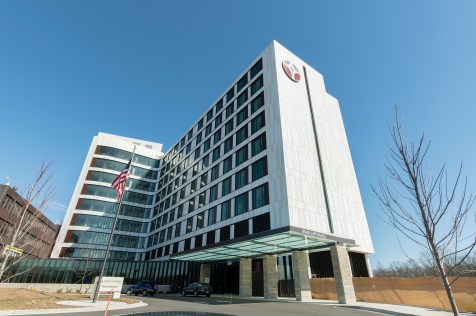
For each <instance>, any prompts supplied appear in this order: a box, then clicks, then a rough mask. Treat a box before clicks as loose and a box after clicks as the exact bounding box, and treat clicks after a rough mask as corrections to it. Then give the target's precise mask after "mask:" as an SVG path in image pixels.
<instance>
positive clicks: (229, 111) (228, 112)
mask: <svg viewBox="0 0 476 316" xmlns="http://www.w3.org/2000/svg"><path fill="white" fill-rule="evenodd" d="M234 111H235V105H234V104H233V103H232V104H230V105H229V106H228V107H227V108H226V113H225V117H226V118H229V117H230V116H231V115H232V114H233V112H234Z"/></svg>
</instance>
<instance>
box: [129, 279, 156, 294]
mask: <svg viewBox="0 0 476 316" xmlns="http://www.w3.org/2000/svg"><path fill="white" fill-rule="evenodd" d="M155 292H156V290H155V282H153V281H141V282H139V283H137V284H135V285H132V286H130V287H129V288H128V289H127V291H126V293H127V295H132V294H134V295H138V294H142V295H143V296H146V295H147V294H150V295H154V294H155Z"/></svg>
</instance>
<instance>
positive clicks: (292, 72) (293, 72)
mask: <svg viewBox="0 0 476 316" xmlns="http://www.w3.org/2000/svg"><path fill="white" fill-rule="evenodd" d="M283 69H284V72H285V73H286V75H288V77H289V79H291V80H292V81H294V82H299V80H301V74H300V73H299V70H298V69H297V67H296V65H294V64H293V63H292V62H290V61H289V60H285V61H283Z"/></svg>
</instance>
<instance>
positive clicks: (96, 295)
mask: <svg viewBox="0 0 476 316" xmlns="http://www.w3.org/2000/svg"><path fill="white" fill-rule="evenodd" d="M135 152H136V146H134V151H132V158H131V165H130V166H129V168H130V170H132V162H133V161H134V155H135ZM125 190H126V189H125V183H124V191H125ZM123 199H124V192H123V193H122V194H121V198H120V200H119V206H118V207H117V213H116V217H115V218H114V223H113V224H112V229H111V235H110V236H109V241H108V243H107V248H106V253H105V254H104V259H103V261H102V265H101V273H100V274H99V277H98V282H97V285H96V288H95V290H94V296H93V303H96V300H97V299H98V296H99V288H100V287H101V280H102V277H103V274H104V268H105V267H106V261H107V256H108V254H109V249H110V248H111V244H112V238H113V236H114V231H115V230H116V224H117V219H118V217H119V212H120V211H121V207H122V200H123Z"/></svg>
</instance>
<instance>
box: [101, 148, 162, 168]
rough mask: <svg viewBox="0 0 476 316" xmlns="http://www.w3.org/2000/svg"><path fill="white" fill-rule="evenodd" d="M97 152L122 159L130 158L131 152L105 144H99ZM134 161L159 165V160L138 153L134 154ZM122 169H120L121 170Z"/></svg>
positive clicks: (147, 164) (156, 166) (152, 165)
mask: <svg viewBox="0 0 476 316" xmlns="http://www.w3.org/2000/svg"><path fill="white" fill-rule="evenodd" d="M99 154H101V155H105V156H110V157H115V158H120V159H124V160H129V159H131V156H132V153H130V152H128V151H125V150H121V149H117V148H112V147H107V146H99ZM134 162H136V163H138V164H141V165H145V166H149V167H153V168H158V167H159V166H160V161H159V160H155V159H152V158H148V157H144V156H141V155H138V154H135V155H134ZM121 171H122V170H121Z"/></svg>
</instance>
